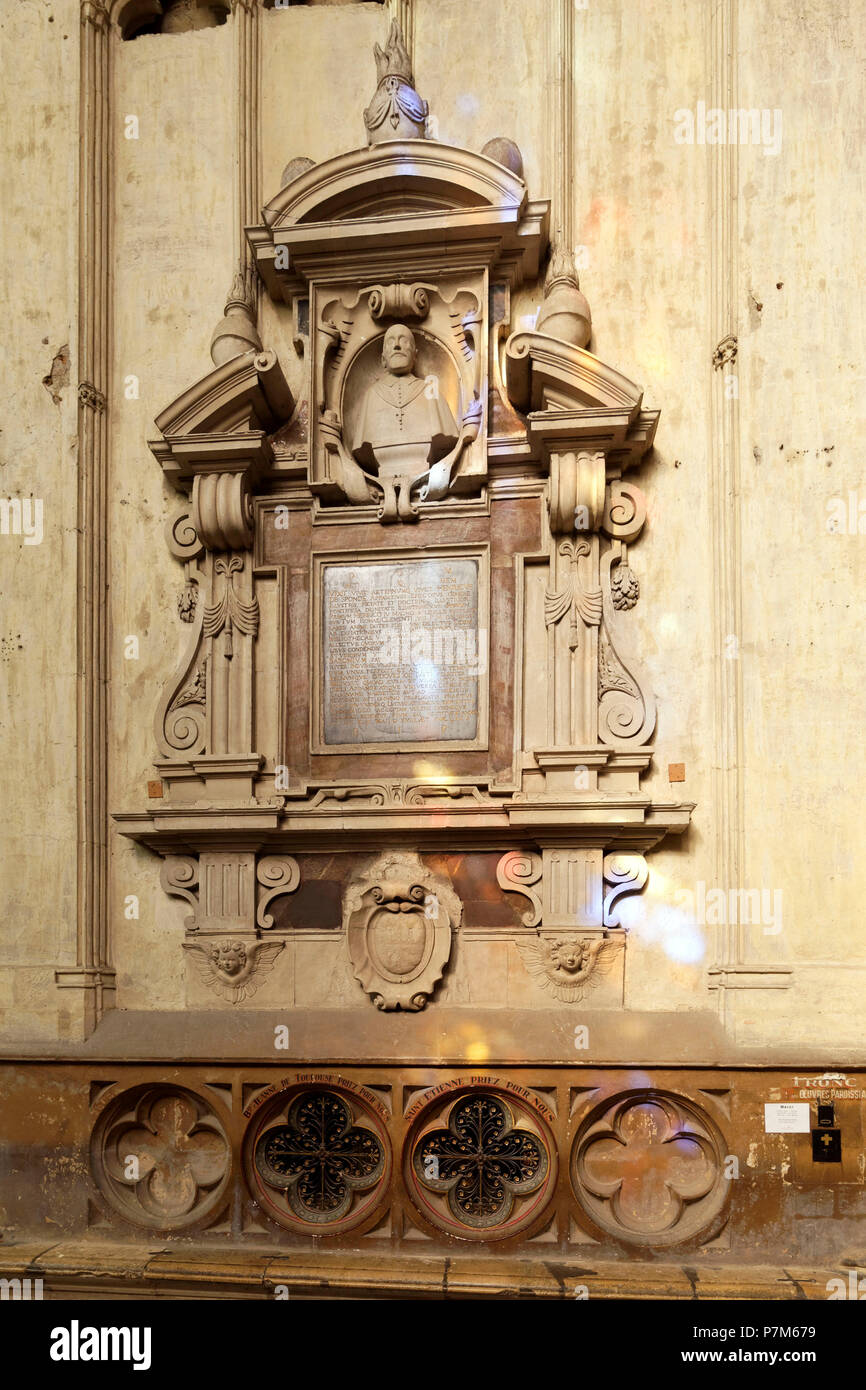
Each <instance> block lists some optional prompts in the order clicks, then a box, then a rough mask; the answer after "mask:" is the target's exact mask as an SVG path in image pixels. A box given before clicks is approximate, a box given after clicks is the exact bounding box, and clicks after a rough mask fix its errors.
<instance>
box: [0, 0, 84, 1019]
mask: <svg viewBox="0 0 866 1390" xmlns="http://www.w3.org/2000/svg"><path fill="white" fill-rule="evenodd" d="M0 63H2V68H3V73H4V79H3V104H4V108H5V116H4V119H3V121H2V123H0V207H2V219H3V235H2V237H0V260H2V273H0V315H2V321H3V325H4V332H3V349H2V352H0V380H2V400H3V409H2V419H0V498H3V499H9V498H18V499H33V500H34V501H35V500H37V499H38V500H39V501H41V503H42V529H43V536H42V540H41V543H40V544H28V543H25V539H24V537H23V536H22V535H20V534H19V535H14V534H7V535H0V769H2V771H0V781H2V786H3V817H2V818H3V832H2V871H0V1033H2V1034H3V1035H5V1036H9V1037H13V1036H14V1037H20V1038H36V1037H39V1036H47V1037H51V1036H54V1035H57V1036H60V1037H63V1036H66V1035H67V1034H68V1033H69V1029H70V1026H71V1021H70V1009H71V1007H72V1004H73V1000H72V998H71V996H70V994H69V993H68V992H67V993H64V994H60V995H59V996H58V995H57V994H56V992H55V989H54V975H53V972H54V968H55V966H56V965H59V964H65V965H71V964H74V962H75V939H76V925H75V891H76V883H75V875H76V870H75V851H76V814H75V799H76V779H75V739H76V732H75V671H76V653H75V625H74V612H75V582H76V579H75V576H76V548H77V533H76V487H77V482H76V418H77V396H76V384H77V379H78V378H77V376H76V362H75V357H76V314H77V295H78V290H77V233H78V221H77V194H76V183H77V176H78V137H77V102H78V5H77V3H75V0H57V3H54V0H52V2H51V3H48V0H33V3H32V4H31V3H28V4H26V5H21V4H15V5H4V6H3V7H2V9H0ZM64 348H65V354H64V355H65V358H66V362H65V364H64V362H63V361H62V360H61V349H64ZM55 358H56V366H55V367H54V376H53V393H54V395H55V396H56V397H57V400H56V402H55V400H53V399H52V395H51V394H49V391H48V390H47V389H46V387H45V386H44V385H43V378H44V377H46V376H50V375H51V374H52V364H53V363H54V361H55Z"/></svg>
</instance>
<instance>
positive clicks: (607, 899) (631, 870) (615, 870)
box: [603, 854, 649, 927]
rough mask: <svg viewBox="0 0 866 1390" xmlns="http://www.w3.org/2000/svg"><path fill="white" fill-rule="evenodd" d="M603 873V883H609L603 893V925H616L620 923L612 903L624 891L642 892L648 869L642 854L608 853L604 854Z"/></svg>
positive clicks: (622, 894) (623, 893)
mask: <svg viewBox="0 0 866 1390" xmlns="http://www.w3.org/2000/svg"><path fill="white" fill-rule="evenodd" d="M603 874H604V881H605V883H607V884H609V885H610V887H609V888H608V890H607V892H606V893H605V895H604V925H605V926H606V927H618V926H621V925H622V924H621V922H620V920H619V916H618V914H617V912H616V911H615V910H614V904H615V903H616V902H617V901H618V900H619V899H620V898H621V897H623V896H624V895H625V894H626V893H640V892H642V891H643V889H644V887H645V886H646V882H647V879H648V878H649V869H648V868H647V862H646V860H645V859H644V857H643V855H642V854H608V855H605V859H604V865H603Z"/></svg>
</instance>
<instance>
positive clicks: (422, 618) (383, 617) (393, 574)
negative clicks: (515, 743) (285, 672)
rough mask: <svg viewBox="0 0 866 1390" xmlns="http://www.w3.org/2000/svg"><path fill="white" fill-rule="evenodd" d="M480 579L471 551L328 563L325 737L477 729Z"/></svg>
mask: <svg viewBox="0 0 866 1390" xmlns="http://www.w3.org/2000/svg"><path fill="white" fill-rule="evenodd" d="M478 588H479V561H478V560H477V559H473V558H467V557H441V558H437V559H426V558H425V559H419V560H414V559H412V560H392V561H387V562H383V563H372V564H357V565H355V564H326V565H324V566H323V576H322V662H323V675H322V694H323V718H322V730H323V735H324V742H325V744H327V745H329V746H334V745H345V744H353V745H354V744H377V743H431V742H438V741H443V742H456V741H459V742H463V743H471V742H472V741H473V740H475V739H476V738H477V737H478V735H479V683H480V680H481V678H482V677H483V676H484V675H485V673H486V642H487V634H486V632H484V631H479V593H478Z"/></svg>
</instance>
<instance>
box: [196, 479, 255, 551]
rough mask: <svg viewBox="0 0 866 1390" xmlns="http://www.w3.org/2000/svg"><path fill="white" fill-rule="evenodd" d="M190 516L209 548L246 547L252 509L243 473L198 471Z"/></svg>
mask: <svg viewBox="0 0 866 1390" xmlns="http://www.w3.org/2000/svg"><path fill="white" fill-rule="evenodd" d="M191 516H192V524H193V526H194V527H195V529H196V532H197V533H198V535H199V537H200V539H201V541H202V544H203V545H205V546H206V547H207V549H208V550H249V548H250V546H251V545H252V543H253V509H252V499H251V497H250V485H249V479H248V478H247V475H246V473H197V474H196V477H195V480H194V482H193V488H192V514H191Z"/></svg>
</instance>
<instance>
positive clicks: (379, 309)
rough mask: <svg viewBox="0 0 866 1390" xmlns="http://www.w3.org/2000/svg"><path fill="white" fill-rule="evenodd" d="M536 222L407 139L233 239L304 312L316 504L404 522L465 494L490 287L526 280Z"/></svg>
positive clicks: (321, 181)
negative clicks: (245, 239) (304, 304)
mask: <svg viewBox="0 0 866 1390" xmlns="http://www.w3.org/2000/svg"><path fill="white" fill-rule="evenodd" d="M395 80H396V79H395ZM547 215H548V205H547V203H530V202H529V200H528V196H527V190H526V186H525V184H524V182H523V179H522V178H521V177H520V176H519V175H518V174H516V173H514V172H513V171H512V170H510V169H507V168H506V167H504V166H503V165H501V164H499V163H497V162H496V161H495V160H493V159H489V158H487V157H486V156H484V155H479V154H474V153H471V152H470V151H468V150H461V149H456V148H453V147H451V146H448V145H441V144H438V143H436V142H433V141H428V140H421V139H409V140H407V139H397V140H394V139H388V140H387V141H385V142H384V143H377V144H373V145H371V146H370V147H369V148H368V149H365V150H358V151H355V152H353V153H352V154H347V155H342V156H340V157H339V158H336V159H331V160H328V161H327V162H326V163H324V164H320V165H315V166H313V168H311V169H308V170H306V171H305V172H302V173H301V174H300V175H299V177H297V178H296V179H294V180H293V181H292V182H291V183H289V184H288V185H287V186H286V187H284V188H283V189H282V190H281V191H280V193H279V194H278V195H277V197H276V198H274V199H273V200H272V201H271V202H270V203H268V205H267V206H266V207H265V208H264V211H263V217H264V222H263V224H262V226H260V227H256V228H253V229H251V230H249V232H248V236H249V239H250V243H251V245H252V247H253V250H254V252H255V256H256V264H257V266H258V269H259V271H260V273H261V275H262V278H263V280H264V282H265V284H266V286H267V288H268V291H269V293H270V294H271V296H272V297H273V298H274V299H275V300H277V301H280V300H283V301H285V302H287V303H296V302H297V301H298V299H299V298H308V299H309V321H310V354H309V362H308V370H309V378H308V395H309V402H310V470H309V481H310V487H311V489H312V491H313V493H314V494H316V495H317V496H318V497H319V498H320V499H321V500H322V502H324V503H326V504H335V503H345V502H348V503H350V504H351V505H352V506H353V507H365V508H369V509H370V512H369V515H371V516H377V517H378V519H379V520H380V521H382V522H391V521H404V522H405V521H413V520H415V519H416V518H417V517H418V516H419V515H420V514H421V513H422V511H423V509H424V507H425V505H429V504H433V503H440V502H442V501H444V500H447V499H448V498H449V497H450V496H452V495H455V494H456V495H459V494H464V495H465V494H471V493H477V492H478V491H479V490H480V487H481V485H482V484H483V483H484V482H486V480H487V430H488V422H487V419H486V403H487V398H488V383H489V377H490V363H489V349H488V319H489V303H488V301H489V290H490V285H491V283H492V279H493V278H495V279H496V280H497V281H499V282H502V283H504V284H506V285H515V284H519V283H521V282H522V281H523V279H525V278H529V279H531V278H533V277H534V276H535V275H536V274H537V273H538V265H539V256H540V254H541V252H542V249H543V247H544V245H546V228H547ZM358 519H359V520H360V519H362V518H361V517H359V518H358Z"/></svg>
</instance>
